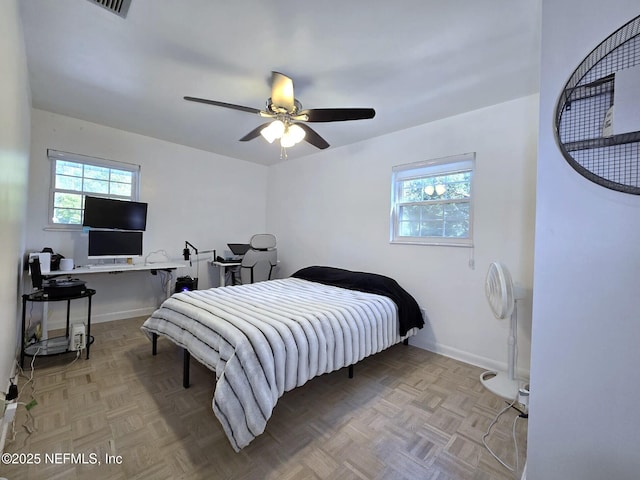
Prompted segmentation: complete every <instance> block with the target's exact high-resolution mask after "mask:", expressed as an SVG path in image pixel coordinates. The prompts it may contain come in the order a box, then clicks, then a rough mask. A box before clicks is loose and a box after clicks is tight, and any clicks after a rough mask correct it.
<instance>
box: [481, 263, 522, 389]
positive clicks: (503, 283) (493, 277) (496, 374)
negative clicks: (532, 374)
mask: <svg viewBox="0 0 640 480" xmlns="http://www.w3.org/2000/svg"><path fill="white" fill-rule="evenodd" d="M522 293H523V292H522V291H521V289H519V288H517V287H516V286H515V285H514V284H513V280H512V279H511V275H510V273H509V270H508V269H507V268H506V267H505V266H504V265H502V264H501V263H499V262H494V263H492V264H491V265H490V266H489V270H488V271H487V277H486V279H485V294H486V296H487V301H488V302H489V306H490V307H491V310H492V312H493V314H494V315H495V317H496V318H497V319H498V320H503V319H506V318H509V319H510V326H509V337H508V363H507V370H506V371H498V370H489V371H486V372H483V373H482V374H481V375H480V383H482V385H483V386H484V387H485V388H486V389H487V390H489V391H490V392H492V393H494V394H495V395H498V396H499V397H502V398H504V399H506V400H509V401H511V400H514V399H516V398H517V396H518V388H519V387H520V384H521V383H522V382H521V381H520V380H519V379H518V378H517V376H516V363H517V331H518V325H517V322H518V312H517V300H518V299H520V298H522V297H523V295H522Z"/></svg>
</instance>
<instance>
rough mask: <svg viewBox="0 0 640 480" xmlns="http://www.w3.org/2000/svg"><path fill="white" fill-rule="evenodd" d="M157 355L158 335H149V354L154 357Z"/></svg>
mask: <svg viewBox="0 0 640 480" xmlns="http://www.w3.org/2000/svg"><path fill="white" fill-rule="evenodd" d="M157 353H158V334H157V333H152V334H151V354H152V355H156V354H157Z"/></svg>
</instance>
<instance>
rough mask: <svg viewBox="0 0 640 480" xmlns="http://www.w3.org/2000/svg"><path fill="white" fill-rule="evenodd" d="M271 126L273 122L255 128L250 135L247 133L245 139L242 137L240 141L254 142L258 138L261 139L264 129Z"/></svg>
mask: <svg viewBox="0 0 640 480" xmlns="http://www.w3.org/2000/svg"><path fill="white" fill-rule="evenodd" d="M270 124H271V122H267V123H263V124H262V125H260V126H259V127H256V128H254V129H253V130H251V131H250V132H249V133H247V134H246V135H245V136H244V137H242V138H241V139H240V141H241V142H248V141H249V140H253V139H254V138H256V137H259V136H260V132H261V131H262V129H263V128H265V127H267V126H269V125H270Z"/></svg>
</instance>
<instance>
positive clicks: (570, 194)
mask: <svg viewBox="0 0 640 480" xmlns="http://www.w3.org/2000/svg"><path fill="white" fill-rule="evenodd" d="M638 6H639V5H638V2H637V0H616V1H611V2H601V1H596V0H582V1H579V0H545V1H544V4H543V20H542V22H543V23H542V39H543V45H542V72H541V91H540V140H539V147H538V151H539V155H538V186H537V195H536V196H537V208H536V210H537V214H536V217H537V218H536V240H535V241H536V243H535V277H534V291H535V295H534V304H533V344H532V364H531V392H532V394H531V402H530V413H531V416H530V418H529V442H528V452H529V453H528V466H527V478H528V479H529V480H556V479H557V480H566V479H574V478H575V479H580V480H602V479H603V478H608V479H615V480H632V479H637V478H638V476H639V473H638V472H640V456H638V448H639V446H640V441H639V438H640V433H639V430H638V428H639V426H640V414H639V413H638V412H639V411H640V410H638V401H637V400H638V398H640V384H639V383H638V366H639V365H640V348H638V345H639V342H640V296H639V295H638V293H639V292H638V285H639V281H638V275H639V273H640V254H639V245H640V198H639V197H637V196H633V195H627V194H622V193H617V192H614V191H611V190H607V189H605V188H603V187H600V186H598V185H596V184H594V183H591V182H589V181H588V180H586V179H584V178H583V177H581V176H580V175H579V174H577V173H576V172H575V171H574V170H573V169H572V168H571V167H570V166H569V165H568V164H567V163H566V162H565V160H564V159H563V157H562V155H561V153H560V151H559V150H558V148H557V146H556V144H555V141H554V137H553V131H552V124H551V120H552V116H553V110H554V107H555V103H556V101H557V99H558V96H559V94H560V90H561V89H562V87H563V85H564V84H565V83H566V81H567V79H568V77H569V75H570V74H571V73H572V71H573V70H574V69H575V68H576V67H577V66H578V64H579V63H580V62H581V61H582V59H583V58H584V57H585V56H586V55H587V54H589V52H590V51H591V50H592V49H593V48H594V47H596V46H597V45H598V44H599V43H600V42H601V41H602V40H604V39H605V38H606V37H608V36H609V35H610V34H611V33H613V32H614V31H615V30H616V29H618V28H619V27H621V26H622V25H623V24H624V23H626V22H628V21H629V20H631V19H632V18H634V17H635V16H637V15H638V14H639V13H640V9H639V8H638Z"/></svg>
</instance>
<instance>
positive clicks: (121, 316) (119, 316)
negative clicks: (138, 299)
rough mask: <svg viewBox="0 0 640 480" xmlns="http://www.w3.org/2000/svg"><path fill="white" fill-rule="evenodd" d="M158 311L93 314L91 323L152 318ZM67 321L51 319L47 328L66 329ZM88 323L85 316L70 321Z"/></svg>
mask: <svg viewBox="0 0 640 480" xmlns="http://www.w3.org/2000/svg"><path fill="white" fill-rule="evenodd" d="M156 310H157V308H154V307H145V308H136V309H133V310H123V311H120V312H109V313H99V314H94V313H93V312H92V313H91V323H92V324H94V323H106V322H113V321H115V320H126V319H128V318H135V317H149V316H151V314H152V313H153V312H155V311H156ZM65 321H66V320H62V319H60V320H58V321H52V320H51V319H49V323H48V324H47V328H48V329H49V330H56V329H60V328H65ZM86 322H87V317H86V315H85V316H78V317H71V318H70V319H69V323H72V324H73V323H86Z"/></svg>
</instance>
